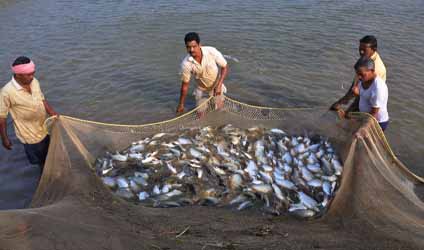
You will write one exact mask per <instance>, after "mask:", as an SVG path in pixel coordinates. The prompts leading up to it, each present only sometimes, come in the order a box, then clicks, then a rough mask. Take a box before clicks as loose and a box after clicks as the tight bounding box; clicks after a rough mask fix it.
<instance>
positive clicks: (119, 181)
mask: <svg viewBox="0 0 424 250" xmlns="http://www.w3.org/2000/svg"><path fill="white" fill-rule="evenodd" d="M116 183H117V184H118V187H119V188H128V187H129V183H128V181H127V179H126V178H124V177H118V178H117V179H116Z"/></svg>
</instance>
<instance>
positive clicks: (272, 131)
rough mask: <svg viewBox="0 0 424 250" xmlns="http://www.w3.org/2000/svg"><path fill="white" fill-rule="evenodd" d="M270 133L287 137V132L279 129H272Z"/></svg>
mask: <svg viewBox="0 0 424 250" xmlns="http://www.w3.org/2000/svg"><path fill="white" fill-rule="evenodd" d="M270 132H271V133H274V134H279V135H286V134H287V133H286V132H284V131H283V130H281V129H279V128H272V129H270Z"/></svg>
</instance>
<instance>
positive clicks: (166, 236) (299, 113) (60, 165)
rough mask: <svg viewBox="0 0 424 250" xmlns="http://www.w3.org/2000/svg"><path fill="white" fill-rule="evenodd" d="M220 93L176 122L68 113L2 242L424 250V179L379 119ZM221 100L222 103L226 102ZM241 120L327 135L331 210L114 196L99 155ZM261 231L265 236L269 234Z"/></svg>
mask: <svg viewBox="0 0 424 250" xmlns="http://www.w3.org/2000/svg"><path fill="white" fill-rule="evenodd" d="M216 106H217V105H216V103H215V100H214V98H211V99H209V100H208V101H207V102H205V103H204V104H203V105H201V106H200V107H198V108H197V109H195V110H193V111H191V112H189V113H187V114H184V115H182V116H180V117H177V118H175V119H172V120H168V121H164V122H159V123H152V124H145V125H115V124H104V123H97V122H91V121H85V120H80V119H76V118H72V117H66V116H60V117H59V118H58V119H52V120H50V121H49V127H50V131H51V144H50V148H49V154H48V157H47V162H46V165H45V168H44V173H43V176H42V178H41V180H40V183H39V186H38V189H37V192H36V194H35V196H34V198H33V201H32V204H31V208H28V209H22V210H8V211H2V212H0V225H1V226H0V249H206V248H210V249H213V248H215V249H262V248H267V249H309V248H326V249H331V248H337V249H400V248H402V249H423V248H424V203H423V201H422V200H421V199H420V198H419V197H418V196H417V193H418V191H417V190H419V189H421V188H422V186H423V179H422V178H420V177H418V176H415V175H414V174H413V173H411V172H410V171H409V170H408V168H407V167H406V166H404V165H403V164H402V163H401V162H400V161H399V160H398V159H397V158H396V157H395V155H394V154H393V152H392V151H391V149H390V147H389V145H388V143H387V141H386V139H385V137H384V134H383V132H382V131H381V129H380V127H379V125H378V123H377V122H376V121H375V119H374V118H372V117H371V116H369V115H367V114H364V113H355V114H353V115H352V117H351V119H349V120H340V119H338V118H337V116H336V115H335V114H334V113H333V112H328V111H327V110H325V109H319V108H318V109H317V108H315V109H312V108H295V109H283V108H267V107H257V106H251V105H247V104H244V103H240V102H237V101H235V100H232V99H230V98H227V97H226V98H225V100H224V104H223V107H221V108H219V109H216ZM219 106H220V105H219ZM229 123H231V124H233V125H234V126H236V127H240V128H249V127H252V126H262V127H268V128H272V127H277V128H281V129H283V130H284V131H286V132H288V133H289V134H304V133H312V134H318V135H323V136H325V137H327V138H329V140H330V141H331V143H332V144H333V145H335V146H336V148H337V150H338V152H339V154H340V158H341V160H342V161H343V165H344V171H343V175H342V180H341V186H340V188H339V190H338V191H337V194H336V197H335V198H334V200H333V201H332V203H331V206H330V209H329V210H328V212H327V214H326V215H325V216H323V217H322V218H320V219H317V220H312V221H303V220H296V219H293V218H286V217H270V216H269V215H264V214H262V213H261V212H258V211H252V210H249V211H242V212H235V211H230V210H228V209H224V208H213V207H200V206H187V207H181V208H166V209H165V208H149V207H143V206H137V205H134V204H131V203H128V202H125V201H123V200H121V199H119V198H116V197H115V196H114V195H112V194H111V192H110V191H109V190H108V189H107V187H105V186H104V185H103V183H102V182H101V180H100V178H98V177H97V176H96V174H95V173H94V170H93V168H94V162H95V159H96V157H98V156H99V155H102V154H103V153H104V152H105V151H109V152H114V151H117V150H122V149H123V148H125V147H127V146H128V145H129V144H131V142H133V141H137V140H141V139H143V138H145V137H147V136H151V135H152V134H154V133H157V132H171V131H178V130H179V129H182V128H190V127H202V126H206V125H212V126H221V125H224V124H229ZM263 237H267V238H266V239H265V240H264V238H263Z"/></svg>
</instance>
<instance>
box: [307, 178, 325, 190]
mask: <svg viewBox="0 0 424 250" xmlns="http://www.w3.org/2000/svg"><path fill="white" fill-rule="evenodd" d="M308 186H310V187H315V188H316V187H321V186H322V182H321V180H318V179H312V180H310V181H308Z"/></svg>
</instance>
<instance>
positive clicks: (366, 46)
mask: <svg viewBox="0 0 424 250" xmlns="http://www.w3.org/2000/svg"><path fill="white" fill-rule="evenodd" d="M359 55H360V56H361V57H365V58H370V59H371V60H373V62H374V65H375V73H376V74H377V76H379V77H380V78H381V79H382V80H384V82H386V67H385V66H384V63H383V61H382V60H381V58H380V55H379V54H378V53H377V38H375V37H374V36H364V37H363V38H362V39H361V40H359ZM358 80H359V78H358V75H355V78H354V79H353V82H352V86H351V87H350V88H349V90H348V91H347V93H346V94H345V96H343V97H342V98H340V99H339V100H338V101H337V102H335V103H334V104H333V105H331V108H330V109H331V110H335V111H338V110H340V109H341V105H345V104H347V103H348V102H349V101H350V100H351V99H353V98H354V97H355V95H354V94H353V92H352V89H353V88H355V87H357V85H358ZM358 105H359V97H356V98H355V100H354V101H353V103H352V104H351V105H350V107H349V108H348V109H347V112H355V111H358V110H359V106H358Z"/></svg>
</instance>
